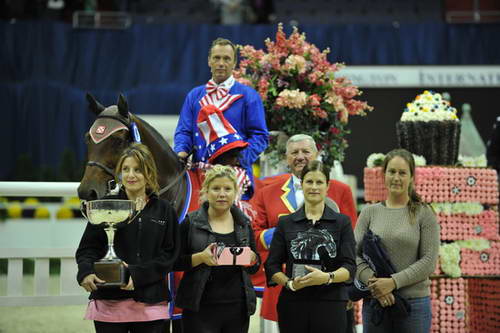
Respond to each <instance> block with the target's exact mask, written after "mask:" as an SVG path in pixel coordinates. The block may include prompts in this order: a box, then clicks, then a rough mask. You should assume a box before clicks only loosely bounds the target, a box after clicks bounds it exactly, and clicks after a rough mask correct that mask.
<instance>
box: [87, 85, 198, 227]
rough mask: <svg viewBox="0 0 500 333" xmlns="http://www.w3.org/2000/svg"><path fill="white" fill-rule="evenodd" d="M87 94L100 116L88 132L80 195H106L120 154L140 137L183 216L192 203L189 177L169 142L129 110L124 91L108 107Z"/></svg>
mask: <svg viewBox="0 0 500 333" xmlns="http://www.w3.org/2000/svg"><path fill="white" fill-rule="evenodd" d="M86 98H87V101H88V103H89V109H90V111H92V112H93V113H95V115H96V116H97V118H96V120H95V122H94V123H93V125H92V127H91V128H90V130H89V132H87V133H86V134H85V141H86V144H87V150H88V162H87V164H86V167H85V172H84V174H83V178H82V180H81V182H80V186H79V187H78V197H79V198H80V199H81V200H87V201H90V200H97V199H101V198H103V197H104V196H105V195H106V194H107V193H108V190H109V185H108V184H109V182H110V181H112V180H114V179H115V172H114V169H115V166H116V164H117V163H118V159H119V158H120V155H121V154H122V152H123V151H124V150H125V148H127V147H128V146H129V144H130V143H131V142H134V141H140V142H142V143H143V144H145V145H146V146H147V147H148V148H149V150H150V151H151V153H152V155H153V157H154V159H155V162H156V165H157V168H158V183H159V185H160V189H161V190H160V197H161V198H162V199H165V200H167V201H169V202H170V203H171V204H172V206H173V208H174V209H175V211H176V212H177V216H179V218H182V217H183V216H184V214H185V213H186V211H187V209H188V207H189V206H190V197H191V193H190V180H189V179H188V175H187V173H186V170H185V167H184V164H183V163H182V162H181V160H180V159H179V157H178V156H177V154H176V153H175V152H174V151H173V149H172V148H171V147H170V145H169V144H168V143H167V142H166V140H165V139H164V138H163V137H162V136H161V135H160V133H158V131H156V130H155V129H154V128H153V127H152V126H151V125H149V124H148V123H147V122H146V121H144V120H142V119H141V118H139V117H138V116H136V115H134V114H132V113H130V112H129V107H128V103H127V101H126V99H125V97H124V96H123V95H122V94H120V95H119V97H118V102H117V104H116V105H111V106H108V107H104V106H102V105H101V104H100V103H99V102H98V101H97V100H96V99H95V98H94V97H93V96H92V95H91V94H88V93H87V95H86ZM192 209H193V208H192V207H191V209H190V210H192Z"/></svg>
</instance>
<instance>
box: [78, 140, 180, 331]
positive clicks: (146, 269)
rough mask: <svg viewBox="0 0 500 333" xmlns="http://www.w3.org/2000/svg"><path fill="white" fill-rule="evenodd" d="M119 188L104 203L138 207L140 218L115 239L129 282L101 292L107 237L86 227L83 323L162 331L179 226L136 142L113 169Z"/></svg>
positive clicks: (81, 256)
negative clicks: (98, 267) (99, 272)
mask: <svg viewBox="0 0 500 333" xmlns="http://www.w3.org/2000/svg"><path fill="white" fill-rule="evenodd" d="M115 174H116V175H117V177H118V179H117V181H119V182H120V183H121V185H122V188H121V190H120V192H119V194H118V195H116V196H110V197H107V198H106V199H124V200H133V201H135V202H136V207H137V210H140V212H139V215H138V216H137V217H136V218H135V219H134V220H133V221H131V222H130V223H128V224H125V225H119V227H118V230H117V231H116V234H115V238H114V249H115V252H116V254H117V256H118V257H119V258H120V259H122V260H123V261H124V265H125V266H126V267H128V270H129V272H130V278H129V281H128V284H127V285H124V286H121V287H120V288H111V287H107V288H103V287H99V286H98V284H99V283H103V282H105V281H103V280H101V279H100V278H99V277H97V276H96V274H95V271H94V262H95V261H98V260H99V259H101V258H102V257H103V256H104V255H105V253H106V251H107V248H108V246H107V244H108V243H107V236H106V233H105V231H104V230H103V228H101V227H100V226H96V225H93V224H91V223H88V224H87V227H86V229H85V232H84V234H83V236H82V239H81V241H80V245H79V247H78V250H77V251H76V261H77V263H78V275H77V280H78V283H79V284H80V285H81V286H82V287H83V288H84V289H85V290H86V291H89V292H90V297H89V298H90V302H89V305H88V307H87V313H86V316H85V318H86V319H90V320H94V326H95V329H96V332H99V333H100V332H106V333H107V332H162V329H163V322H164V320H165V319H167V318H168V308H167V305H168V302H169V301H170V300H171V296H170V292H169V289H168V285H167V280H166V277H167V274H168V272H170V271H172V267H173V264H174V262H175V260H177V257H178V255H179V249H180V242H179V234H178V221H177V215H176V214H175V211H174V209H173V208H172V206H171V205H170V204H169V203H168V202H167V201H164V200H162V199H160V198H158V195H157V193H158V189H159V188H158V187H159V186H158V182H157V171H156V165H155V162H154V159H153V156H152V155H151V153H150V151H149V150H148V148H147V147H146V146H144V145H142V144H137V143H134V144H132V145H131V146H130V147H129V148H127V149H126V150H125V151H124V152H123V154H122V156H121V157H120V159H119V161H118V164H117V166H116V170H115Z"/></svg>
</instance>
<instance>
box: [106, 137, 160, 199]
mask: <svg viewBox="0 0 500 333" xmlns="http://www.w3.org/2000/svg"><path fill="white" fill-rule="evenodd" d="M128 157H133V158H135V160H136V161H137V163H139V169H140V170H141V172H142V174H143V175H144V179H145V180H146V193H156V194H158V192H159V191H160V185H158V171H157V169H156V163H155V160H154V158H153V154H151V151H150V150H149V149H148V147H147V146H145V145H143V144H141V143H132V144H130V146H128V147H127V148H126V149H125V150H124V151H123V153H122V154H121V156H120V159H119V160H118V163H117V164H116V168H115V175H116V178H117V179H116V181H117V182H120V179H118V177H120V176H121V174H122V166H123V162H125V159H126V158H128Z"/></svg>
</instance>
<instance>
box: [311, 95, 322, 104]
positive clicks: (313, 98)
mask: <svg viewBox="0 0 500 333" xmlns="http://www.w3.org/2000/svg"><path fill="white" fill-rule="evenodd" d="M320 104H321V97H320V96H319V95H317V94H312V95H311V96H309V105H310V106H319V105H320Z"/></svg>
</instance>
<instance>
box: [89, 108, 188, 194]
mask: <svg viewBox="0 0 500 333" xmlns="http://www.w3.org/2000/svg"><path fill="white" fill-rule="evenodd" d="M129 116H131V114H130V113H129ZM99 118H111V119H114V120H116V121H119V122H121V123H122V124H124V125H125V126H127V128H129V127H130V120H128V119H127V120H126V119H123V118H119V117H113V116H109V115H106V116H98V117H97V119H99ZM97 119H96V120H97ZM87 165H88V166H94V167H98V168H101V169H102V170H104V172H106V173H107V174H109V175H110V176H111V177H113V179H115V178H116V175H115V172H114V171H113V169H111V168H110V167H107V166H106V165H104V164H102V163H100V162H96V161H88V162H87ZM188 168H189V166H188V164H187V163H186V165H185V167H184V170H182V172H181V173H180V174H178V175H177V177H175V178H174V180H173V181H172V182H170V184H168V185H167V186H165V187H164V188H162V189H161V190H160V192H159V194H158V195H159V196H161V195H162V194H163V193H165V192H167V191H168V190H170V189H171V188H172V186H174V185H175V184H176V183H177V182H179V181H180V180H181V178H182V177H183V176H184V175H185V174H186V172H187V170H188Z"/></svg>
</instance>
